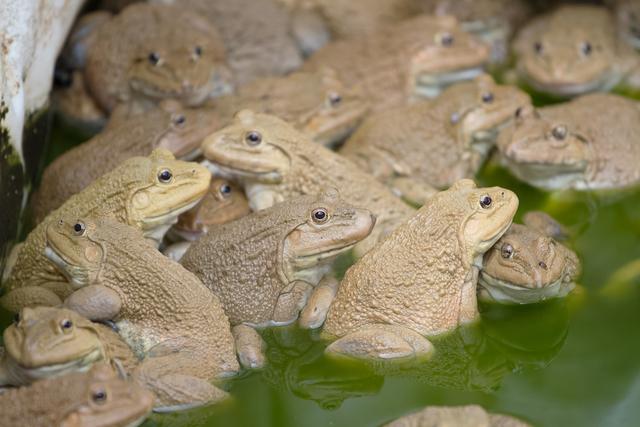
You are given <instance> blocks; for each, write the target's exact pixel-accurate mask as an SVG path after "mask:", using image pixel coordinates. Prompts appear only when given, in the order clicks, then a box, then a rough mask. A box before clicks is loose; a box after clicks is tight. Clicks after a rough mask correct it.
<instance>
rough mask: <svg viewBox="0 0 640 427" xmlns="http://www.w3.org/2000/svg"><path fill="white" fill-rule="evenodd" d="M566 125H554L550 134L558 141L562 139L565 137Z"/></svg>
mask: <svg viewBox="0 0 640 427" xmlns="http://www.w3.org/2000/svg"><path fill="white" fill-rule="evenodd" d="M567 132H568V131H567V127H566V126H564V125H558V126H555V127H554V128H553V129H551V135H552V136H553V137H554V138H555V139H557V140H558V141H562V140H563V139H565V138H566V137H567Z"/></svg>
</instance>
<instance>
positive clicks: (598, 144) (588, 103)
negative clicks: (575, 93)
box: [497, 94, 640, 190]
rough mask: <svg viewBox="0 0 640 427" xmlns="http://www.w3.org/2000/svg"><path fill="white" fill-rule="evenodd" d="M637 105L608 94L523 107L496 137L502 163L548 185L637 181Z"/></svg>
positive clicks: (610, 185)
mask: <svg viewBox="0 0 640 427" xmlns="http://www.w3.org/2000/svg"><path fill="white" fill-rule="evenodd" d="M639 132H640V108H639V106H638V103H637V102H636V101H633V100H630V99H628V98H624V97H621V96H618V95H611V94H591V95H583V96H581V97H578V98H576V99H574V100H572V101H570V102H567V103H562V104H557V105H552V106H549V107H544V108H539V109H537V110H529V111H525V112H524V113H523V114H521V117H519V118H518V119H517V120H516V121H515V126H514V127H512V128H510V129H506V130H505V131H504V132H503V133H502V134H501V135H500V137H499V138H498V144H497V146H498V149H499V150H500V154H501V156H502V159H503V162H504V164H505V165H506V166H507V167H508V168H509V170H510V171H511V172H512V173H513V174H514V175H516V176H517V177H518V178H520V179H521V180H523V181H525V182H527V183H529V184H531V185H534V186H536V187H540V188H543V189H547V190H563V189H568V188H573V189H577V190H600V189H620V188H626V187H633V186H635V185H637V184H638V183H640V168H638V164H639V163H640V145H639V144H638V143H637V140H636V135H638V133H639Z"/></svg>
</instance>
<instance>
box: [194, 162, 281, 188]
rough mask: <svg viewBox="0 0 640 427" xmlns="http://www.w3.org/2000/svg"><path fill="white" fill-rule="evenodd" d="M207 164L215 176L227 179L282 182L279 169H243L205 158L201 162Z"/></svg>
mask: <svg viewBox="0 0 640 427" xmlns="http://www.w3.org/2000/svg"><path fill="white" fill-rule="evenodd" d="M201 164H202V165H204V166H206V167H207V169H209V171H210V172H211V174H212V175H213V176H217V177H221V178H225V179H240V180H242V179H243V178H244V179H248V180H251V181H258V182H268V183H273V184H277V183H280V182H282V173H281V172H280V171H279V170H277V169H274V170H271V171H266V170H265V171H255V170H249V169H243V168H241V167H238V166H236V165H222V164H220V163H216V162H215V161H212V162H210V161H208V160H205V161H203V162H202V163H201Z"/></svg>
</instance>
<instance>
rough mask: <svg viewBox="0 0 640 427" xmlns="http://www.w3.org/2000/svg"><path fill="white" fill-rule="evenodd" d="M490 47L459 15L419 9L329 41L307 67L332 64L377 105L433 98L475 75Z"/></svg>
mask: <svg viewBox="0 0 640 427" xmlns="http://www.w3.org/2000/svg"><path fill="white" fill-rule="evenodd" d="M488 59H489V48H488V47H487V46H486V45H485V44H484V43H483V42H481V41H480V40H477V39H476V38H474V37H473V36H471V35H470V34H468V33H466V32H465V31H463V30H462V29H461V27H460V24H459V23H458V21H457V20H456V19H455V18H454V17H450V16H446V17H444V16H441V17H434V16H429V15H420V16H417V17H414V18H412V19H408V20H405V21H402V22H400V23H398V24H397V25H394V26H391V27H385V28H383V29H381V30H380V31H378V32H376V33H374V34H368V35H366V36H362V37H354V38H351V39H344V40H336V41H332V42H330V43H328V44H327V45H326V46H324V47H323V48H321V49H319V50H318V51H317V52H315V53H314V54H313V55H311V56H310V57H309V58H308V59H307V60H306V61H305V63H304V65H303V66H302V70H304V71H310V70H311V71H312V70H317V69H319V68H320V67H330V68H333V69H334V70H335V71H336V72H337V74H338V76H339V78H340V79H341V80H342V81H343V83H344V84H345V85H346V86H347V87H358V88H360V90H361V91H362V93H363V94H364V96H365V98H366V99H367V100H368V101H369V104H370V106H371V110H372V111H384V110H386V109H389V108H393V107H397V106H401V105H404V104H406V103H407V102H409V101H411V100H412V99H415V98H420V97H427V98H433V97H436V96H438V95H439V94H440V92H441V91H442V89H443V88H444V87H445V86H448V85H450V84H452V83H455V82H458V81H462V80H468V79H472V78H474V77H476V76H477V75H479V74H480V73H481V72H482V69H483V67H484V65H485V64H486V62H487V61H488Z"/></svg>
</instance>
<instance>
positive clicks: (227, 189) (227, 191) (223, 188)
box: [218, 184, 231, 197]
mask: <svg viewBox="0 0 640 427" xmlns="http://www.w3.org/2000/svg"><path fill="white" fill-rule="evenodd" d="M218 190H219V191H220V194H222V196H223V197H229V196H230V195H231V186H230V185H229V184H222V185H220V188H219V189H218Z"/></svg>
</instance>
